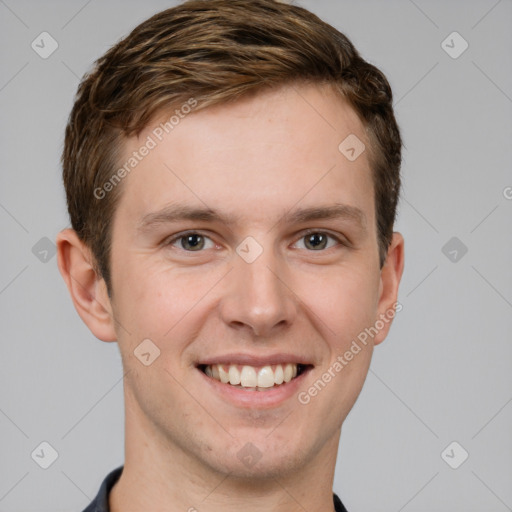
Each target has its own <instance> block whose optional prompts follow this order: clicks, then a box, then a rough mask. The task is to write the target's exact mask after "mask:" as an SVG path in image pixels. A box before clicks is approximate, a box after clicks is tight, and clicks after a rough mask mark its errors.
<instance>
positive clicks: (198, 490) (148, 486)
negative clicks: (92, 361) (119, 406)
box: [109, 407, 341, 512]
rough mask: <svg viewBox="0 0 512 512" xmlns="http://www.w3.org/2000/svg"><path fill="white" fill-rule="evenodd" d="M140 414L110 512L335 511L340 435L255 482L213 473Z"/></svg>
mask: <svg viewBox="0 0 512 512" xmlns="http://www.w3.org/2000/svg"><path fill="white" fill-rule="evenodd" d="M135 410H137V414H134V413H135ZM130 411H131V412H132V414H130ZM139 413H140V410H138V409H137V408H135V409H134V408H133V407H127V408H126V420H125V422H126V423H125V464H124V469H123V472H122V475H121V477H120V479H119V481H118V482H117V483H116V484H115V485H114V487H113V488H112V490H111V492H110V497H109V502H110V511H111V512H141V511H144V510H165V511H166V512H174V511H176V512H178V511H180V512H183V511H188V512H197V511H200V510H208V512H221V511H222V512H231V511H233V512H235V511H237V512H239V511H240V509H243V510H244V512H259V511H273V512H296V511H297V510H301V509H302V510H307V511H308V512H332V511H334V505H333V494H332V486H333V480H334V469H335V463H336V454H337V451H338V442H339V434H340V433H341V431H339V432H338V435H337V436H335V437H333V438H332V439H330V440H329V441H328V442H327V443H325V444H324V445H323V446H319V447H318V448H319V449H318V451H317V453H316V455H315V456H314V457H312V458H311V459H310V460H304V461H303V464H301V465H300V467H299V468H298V469H295V468H292V469H288V470H286V471H283V472H282V473H280V474H279V476H277V477H274V476H267V477H263V478H254V477H251V476H240V475H234V474H232V473H231V472H220V471H218V470H215V469H214V468H211V467H210V466H209V465H208V464H206V463H205V462H204V460H199V459H198V458H197V457H196V456H195V455H193V454H191V453H190V452H188V451H186V450H184V449H183V448H181V447H180V446H178V445H177V444H175V443H173V442H172V441H170V440H169V439H168V438H164V437H163V436H162V435H161V434H160V433H159V432H157V429H156V428H155V427H154V426H153V425H150V424H149V423H148V422H147V420H145V419H142V418H143V416H142V415H141V414H139Z"/></svg>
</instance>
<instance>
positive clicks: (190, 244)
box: [167, 231, 215, 252]
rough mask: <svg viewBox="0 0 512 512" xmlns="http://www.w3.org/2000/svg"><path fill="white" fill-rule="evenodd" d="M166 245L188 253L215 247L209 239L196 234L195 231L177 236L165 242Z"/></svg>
mask: <svg viewBox="0 0 512 512" xmlns="http://www.w3.org/2000/svg"><path fill="white" fill-rule="evenodd" d="M167 245H172V246H174V247H178V248H180V249H183V250H185V251H190V252H199V251H201V250H202V249H212V248H213V247H215V244H214V243H213V241H212V240H211V239H210V238H209V237H207V236H205V235H202V234H201V233H196V232H195V231H191V232H188V233H182V234H181V235H177V236H175V237H173V238H171V239H170V240H169V241H168V242H167Z"/></svg>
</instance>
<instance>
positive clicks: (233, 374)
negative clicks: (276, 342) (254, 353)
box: [205, 363, 297, 388]
mask: <svg viewBox="0 0 512 512" xmlns="http://www.w3.org/2000/svg"><path fill="white" fill-rule="evenodd" d="M205 373H206V375H208V376H209V377H212V378H214V379H216V380H220V381H221V382H223V383H224V384H232V385H233V386H237V385H241V386H242V387H244V388H256V387H258V388H271V387H272V386H274V385H279V384H282V383H283V382H290V381H291V380H292V379H293V378H294V377H296V376H297V365H296V364H295V363H288V364H285V365H284V366H283V365H281V364H277V365H275V366H263V367H261V368H258V367H254V366H241V367H239V366H237V365H235V364H230V365H222V364H214V365H208V366H206V368H205Z"/></svg>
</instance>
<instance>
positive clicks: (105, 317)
mask: <svg viewBox="0 0 512 512" xmlns="http://www.w3.org/2000/svg"><path fill="white" fill-rule="evenodd" d="M56 243H57V262H58V266H59V271H60V273H61V275H62V277H63V279H64V281H65V282H66V285H67V287H68V291H69V294H70V295H71V299H72V300H73V304H74V305H75V309H76V310H77V312H78V314H79V315H80V318H81V319H82V320H83V321H84V323H85V324H86V325H87V327H89V329H90V330H91V332H92V333H93V334H94V336H96V337H97V338H98V339H100V340H102V341H116V340H117V335H116V332H115V322H114V317H113V312H112V305H111V303H110V298H109V297H108V294H107V288H106V285H105V281H104V280H103V279H102V278H101V277H99V276H98V274H97V273H96V271H95V270H94V267H93V265H92V261H93V259H92V253H91V251H90V249H89V248H88V247H87V246H86V245H85V244H84V243H83V242H82V241H81V240H80V239H79V237H78V235H77V234H76V232H75V231H74V230H72V229H64V230H63V231H61V232H60V233H59V234H58V235H57V240H56Z"/></svg>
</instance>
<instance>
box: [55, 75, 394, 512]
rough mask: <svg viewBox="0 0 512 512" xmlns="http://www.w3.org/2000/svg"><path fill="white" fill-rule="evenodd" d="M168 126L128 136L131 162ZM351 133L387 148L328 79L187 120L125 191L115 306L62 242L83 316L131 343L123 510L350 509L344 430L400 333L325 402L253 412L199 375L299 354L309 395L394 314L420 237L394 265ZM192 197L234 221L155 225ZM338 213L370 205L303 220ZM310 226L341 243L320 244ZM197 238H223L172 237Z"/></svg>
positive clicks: (117, 492)
mask: <svg viewBox="0 0 512 512" xmlns="http://www.w3.org/2000/svg"><path fill="white" fill-rule="evenodd" d="M162 119H165V116H163V117H162ZM157 122H160V119H156V120H155V121H154V122H152V123H150V125H149V126H148V128H147V129H146V130H145V131H143V132H142V133H141V134H140V135H139V137H138V138H137V137H133V138H131V139H128V140H127V141H126V147H125V156H126V157H128V156H129V155H130V154H131V152H132V151H134V150H137V149H138V148H139V147H140V146H141V144H143V143H144V141H145V140H146V137H147V136H148V135H150V134H151V129H152V128H153V127H154V126H155V123H157ZM351 133H352V134H355V135H357V137H359V138H360V139H361V140H362V141H364V142H365V144H366V147H367V148H368V147H369V142H368V141H367V139H366V135H365V129H364V127H363V126H362V124H361V122H360V120H359V119H358V117H357V116H356V114H355V112H354V111H353V110H352V109H351V108H350V107H349V106H348V105H347V104H345V103H344V102H343V101H342V100H341V99H340V97H339V96H336V95H335V94H334V93H333V92H332V91H331V89H330V88H328V87H327V86H319V85H294V86H293V87H292V86H290V85H288V86H284V87H281V88H279V89H278V90H273V91H268V92H262V93H259V94H258V95H256V96H254V97H252V98H248V99H243V100H238V101H237V102H235V103H232V104H229V105H219V106H215V107H210V108H207V109H205V110H200V111H197V112H193V113H191V114H189V115H188V116H186V117H185V119H183V120H181V121H180V124H179V125H178V126H177V127H176V128H175V129H174V130H173V131H172V133H171V134H170V135H169V136H167V137H166V138H165V139H164V140H163V141H162V142H160V143H159V144H158V145H157V147H156V148H154V149H152V150H151V151H150V153H149V154H148V155H147V156H146V157H145V158H144V159H143V160H142V161H141V162H140V163H139V164H138V166H137V167H136V169H134V170H133V171H132V172H131V173H130V174H129V175H128V176H127V177H126V178H125V179H124V180H123V183H122V186H123V191H122V196H121V200H120V202H119V205H118V209H117V211H116V214H115V217H114V223H113V238H112V255H111V256H112V258H111V262H112V290H113V295H112V298H109V297H108V294H107V292H106V287H105V283H104V281H103V280H102V279H101V278H100V277H98V276H97V275H96V274H95V272H94V270H93V266H92V256H91V253H90V251H89V249H88V248H87V247H86V246H84V245H83V244H82V243H81V242H80V241H79V240H78V238H77V236H76V234H75V233H74V232H73V231H72V230H69V229H67V230H64V231H62V232H61V233H60V234H59V236H58V239H57V245H58V262H59V268H60V271H61V273H62V275H63V277H64V279H65V281H66V283H67V285H68V288H69V291H70V294H71V297H72V299H73V301H74V304H75V307H76V309H77V311H78V313H79V315H80V316H81V318H82V319H83V321H84V322H85V323H86V324H87V326H88V327H89V329H90V330H91V331H92V333H93V334H94V335H95V336H96V337H98V338H99V339H100V340H103V341H106V342H110V341H117V343H118V345H119V350H120V352H121V356H122V360H123V365H124V371H125V374H126V375H125V379H124V393H125V408H126V425H125V429H126V432H125V468H124V471H123V473H122V476H121V478H120V480H119V482H118V483H117V484H116V485H115V486H114V488H113V490H112V492H111V494H110V506H111V510H112V511H113V512H121V511H123V512H128V511H140V510H155V511H156V510H166V511H174V510H176V511H178V510H180V511H184V510H190V509H191V508H192V507H194V508H196V509H197V510H208V511H212V512H216V511H220V510H222V511H223V512H226V511H231V510H233V511H234V510H237V511H238V510H240V507H241V506H243V507H244V510H247V511H259V510H262V511H263V510H267V511H268V510H275V511H279V512H287V511H296V510H298V508H300V507H303V508H304V509H305V510H308V511H310V512H315V511H318V512H320V511H323V512H325V511H327V510H334V507H333V502H332V485H333V478H334V467H335V463H336V455H337V449H338V443H339V438H340V434H341V428H342V423H343V421H344V420H345V418H346V416H347V415H348V413H349V411H350V410H351V408H352V406H353V405H354V403H355V401H356V399H357V397H358V395H359V393H360V391H361V388H362V386H363V384H364V380H365V378H366V375H367V372H368V368H369V365H370V361H371V356H372V351H373V346H374V345H377V344H379V343H381V342H382V341H383V340H384V338H385V337H386V335H387V333H388V330H389V327H390V325H391V322H389V323H386V324H385V326H384V328H383V329H381V330H380V331H379V333H378V334H377V335H376V336H375V337H374V338H373V339H371V338H370V339H369V342H368V344H367V345H366V346H363V345H361V347H362V350H361V351H360V352H359V353H358V354H357V355H355V356H354V358H353V359H352V360H351V361H350V362H349V363H348V364H347V365H346V366H345V367H344V368H343V370H342V371H340V372H337V373H336V376H335V377H334V378H332V380H331V381H330V382H329V383H328V384H327V385H326V386H325V387H324V388H323V389H322V390H321V391H320V392H319V393H318V394H317V395H316V396H315V397H314V398H312V399H311V401H310V402H309V403H308V404H307V405H303V404H301V403H300V402H299V401H298V399H297V393H294V394H293V396H291V397H290V398H288V399H286V400H284V401H283V402H282V403H279V404H278V405H276V406H274V407H269V408H261V407H240V406H235V405H233V403H231V402H229V401H227V400H224V399H223V397H222V396H221V395H220V394H219V393H218V392H216V391H214V390H213V389H212V387H211V386H209V385H207V384H206V383H205V382H206V381H205V377H204V375H202V374H201V373H200V372H199V370H198V369H197V368H196V366H195V365H196V364H197V362H198V361H200V360H201V359H204V358H208V357H214V356H217V355H221V354H227V353H249V354H252V355H263V356H264V355H266V354H276V353H286V354H296V355H300V356H302V357H304V358H306V359H307V360H308V361H310V362H311V364H312V365H313V368H312V369H311V371H309V372H308V373H307V374H306V375H304V376H303V378H302V382H301V385H300V388H298V390H297V391H304V390H306V391H307V390H308V388H310V387H311V385H312V384H313V383H314V382H315V381H317V379H319V378H320V377H321V376H322V374H323V373H325V372H326V371H327V370H328V368H329V367H331V366H332V365H333V363H334V361H336V358H337V357H338V356H340V355H343V354H344V353H345V352H346V351H347V350H348V349H349V347H350V345H351V343H352V340H354V339H355V338H356V337H357V335H358V334H359V333H360V332H362V331H363V330H364V329H365V328H367V327H370V326H372V325H374V324H375V322H376V320H378V319H379V315H382V314H385V313H386V312H389V311H390V310H392V309H393V305H394V304H395V303H396V301H397V294H398V286H399V282H400V279H401V275H402V271H403V263H404V250H403V247H404V242H403V238H402V236H401V235H400V234H399V233H394V235H393V240H392V243H391V245H390V247H389V250H388V254H387V259H386V263H385V265H384V267H383V268H382V269H380V267H379V257H378V243H377V234H376V233H377V231H376V220H375V205H374V200H373V183H372V178H371V173H370V167H369V162H368V158H367V157H368V149H367V150H366V151H365V152H363V154H361V156H359V158H357V159H356V160H355V161H354V162H351V161H349V160H348V159H347V158H345V156H344V155H343V154H342V153H340V151H339V150H338V145H339V144H340V142H341V141H342V140H344V139H345V138H346V137H347V136H348V135H349V134H351ZM123 161H124V160H123ZM177 203H179V204H180V205H185V206H190V207H198V208H206V207H208V208H210V209H212V210H215V211H216V212H218V213H219V214H221V215H223V216H224V217H226V218H227V219H229V220H230V221H231V223H230V224H229V225H227V224H226V223H225V222H222V221H216V220H215V221H209V220H179V221H174V222H161V223H157V224H156V225H153V226H152V227H151V228H150V229H147V230H140V229H139V227H140V226H141V219H142V218H143V217H144V216H146V215H148V214H150V213H152V212H155V211H158V210H160V209H162V208H164V207H166V206H169V205H171V206H172V205H176V204H177ZM333 204H344V205H349V206H352V207H355V208H358V209H359V210H360V211H361V212H362V214H363V219H362V222H357V221H356V220H354V218H352V217H348V218H347V217H339V218H330V219H322V218H320V219H316V220H305V221H301V222H289V221H286V220H285V219H286V218H287V217H286V214H290V213H293V212H295V211H296V210H297V209H301V208H311V207H323V206H331V205H333ZM306 229H312V230H314V232H316V233H323V234H329V235H332V236H334V237H337V238H338V239H339V241H338V240H337V239H336V238H328V240H329V241H328V244H327V246H326V247H325V248H323V249H317V250H314V249H312V248H311V245H310V244H308V243H307V242H308V240H309V237H308V236H306V233H304V230H306ZM185 230H194V231H197V232H198V234H202V235H204V236H205V237H207V238H204V239H202V240H203V241H204V242H205V246H204V248H203V249H201V250H200V251H193V250H188V251H187V250H186V249H185V248H183V246H182V245H181V244H182V241H183V239H178V240H176V241H175V242H171V243H169V238H170V237H171V236H172V235H176V234H179V233H181V232H183V231H185ZM248 236H251V237H253V238H254V239H255V240H256V241H257V242H258V243H259V244H260V246H261V247H262V249H263V252H262V254H261V255H260V256H259V257H258V258H257V259H256V260H255V261H254V262H253V263H247V262H246V261H244V259H242V258H241V257H240V256H239V255H238V254H237V252H236V249H237V247H238V245H239V244H240V243H241V242H242V241H243V240H244V239H245V238H246V237H248ZM196 240H197V239H196ZM199 240H201V239H199ZM186 247H187V248H190V246H186ZM147 338H149V339H151V340H152V342H153V343H154V344H155V345H156V346H158V348H159V349H160V356H159V357H158V358H157V359H156V360H155V361H154V362H153V363H152V364H151V365H149V366H145V365H143V364H141V362H140V361H139V360H138V359H137V358H136V357H135V356H134V354H133V352H134V350H135V349H136V347H137V346H138V345H139V344H140V343H141V341H142V340H144V339H147ZM247 393H250V391H248V392H247ZM248 442H250V443H252V444H253V445H254V446H255V447H256V448H257V450H259V453H260V454H261V458H260V460H259V461H258V462H257V463H256V464H255V465H254V466H251V467H248V466H246V465H244V464H243V463H242V462H241V461H240V459H239V458H238V457H237V454H238V452H239V450H241V449H242V448H243V447H244V446H245V445H246V443H248Z"/></svg>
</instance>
